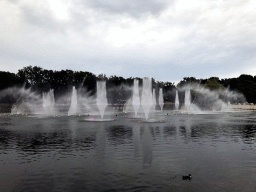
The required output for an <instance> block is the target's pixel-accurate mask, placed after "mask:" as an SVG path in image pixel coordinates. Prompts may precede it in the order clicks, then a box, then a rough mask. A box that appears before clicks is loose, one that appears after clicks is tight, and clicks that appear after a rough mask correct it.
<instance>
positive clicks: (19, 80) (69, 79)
mask: <svg viewBox="0 0 256 192" xmlns="http://www.w3.org/2000/svg"><path fill="white" fill-rule="evenodd" d="M134 79H138V80H139V85H142V81H143V78H140V77H130V78H123V77H120V76H115V75H112V76H110V77H106V75H105V74H100V75H98V76H96V75H95V74H93V73H90V72H87V71H72V70H68V69H66V70H60V71H56V70H55V71H53V70H47V69H43V68H41V67H39V66H27V67H24V68H22V69H19V70H18V73H16V74H15V73H10V72H5V71H0V91H1V90H4V89H6V88H9V87H13V86H20V87H21V86H25V88H30V89H31V91H35V92H37V93H38V94H42V93H43V92H48V91H49V90H50V89H54V95H55V98H58V97H60V96H62V95H63V94H65V93H67V92H70V91H71V90H72V87H73V86H75V87H76V88H77V89H79V88H84V89H86V90H87V92H89V93H90V94H91V95H94V94H95V93H96V85H97V83H96V82H97V81H98V80H105V81H106V86H107V91H108V95H109V98H108V99H109V101H110V102H111V103H116V102H120V101H124V100H127V99H128V98H130V97H131V94H132V91H131V90H127V89H126V87H132V85H133V81H134ZM188 83H190V84H191V83H199V84H201V85H202V86H204V87H206V88H209V89H210V90H216V89H225V88H229V89H230V90H233V91H237V92H240V93H242V94H244V96H245V97H246V99H247V101H248V102H249V103H256V76H254V77H253V76H251V75H245V74H242V75H240V76H239V77H237V78H226V79H219V78H218V77H210V78H207V79H196V78H195V77H184V78H183V80H181V81H180V82H179V83H178V84H177V85H175V84H174V83H172V82H168V81H167V82H163V81H155V79H154V78H152V84H153V87H154V88H156V94H158V90H159V89H158V88H163V93H164V100H165V102H173V101H174V97H175V94H168V93H171V92H172V93H173V92H174V91H175V90H176V89H177V88H180V87H182V86H184V85H186V84H188ZM117 87H118V88H117ZM0 102H2V103H3V102H10V100H8V99H3V98H2V99H0Z"/></svg>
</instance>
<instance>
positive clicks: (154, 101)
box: [152, 89, 156, 110]
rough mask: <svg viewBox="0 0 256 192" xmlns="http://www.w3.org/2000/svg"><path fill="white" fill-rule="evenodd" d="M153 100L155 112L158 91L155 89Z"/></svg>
mask: <svg viewBox="0 0 256 192" xmlns="http://www.w3.org/2000/svg"><path fill="white" fill-rule="evenodd" d="M152 99H153V110H155V109H156V90H155V89H153V96H152Z"/></svg>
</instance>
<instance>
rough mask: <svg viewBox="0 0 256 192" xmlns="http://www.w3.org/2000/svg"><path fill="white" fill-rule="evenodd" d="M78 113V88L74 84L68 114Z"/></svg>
mask: <svg viewBox="0 0 256 192" xmlns="http://www.w3.org/2000/svg"><path fill="white" fill-rule="evenodd" d="M76 113H77V90H76V88H75V86H73V90H72V96H71V105H70V108H69V110H68V115H76Z"/></svg>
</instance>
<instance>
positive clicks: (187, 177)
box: [182, 174, 192, 180]
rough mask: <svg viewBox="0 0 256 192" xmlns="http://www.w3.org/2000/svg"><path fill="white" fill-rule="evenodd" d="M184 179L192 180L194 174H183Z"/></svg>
mask: <svg viewBox="0 0 256 192" xmlns="http://www.w3.org/2000/svg"><path fill="white" fill-rule="evenodd" d="M182 179H183V180H191V179H192V175H191V174H188V176H182Z"/></svg>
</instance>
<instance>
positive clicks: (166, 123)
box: [0, 112, 256, 192]
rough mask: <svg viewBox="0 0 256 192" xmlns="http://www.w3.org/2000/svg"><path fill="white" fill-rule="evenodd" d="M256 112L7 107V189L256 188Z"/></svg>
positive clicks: (3, 147) (1, 124) (2, 187)
mask: <svg viewBox="0 0 256 192" xmlns="http://www.w3.org/2000/svg"><path fill="white" fill-rule="evenodd" d="M255 115H256V113H255V112H243V113H223V114H204V115H171V113H169V115H168V116H167V115H165V116H158V118H160V119H162V120H163V122H157V123H145V122H139V120H138V119H134V120H133V119H132V118H128V115H127V114H120V115H119V116H118V117H115V121H111V122H85V121H83V119H84V118H85V117H33V116H31V117H29V116H22V115H18V116H10V115H7V114H5V115H1V116H0V163H1V164H0V165H1V168H0V173H1V174H0V191H1V192H2V191H15V192H19V191H24V192H27V191H48V192H50V191H61V192H62V191H75V192H78V191H174V192H176V191H189V192H193V191H196V192H198V191H203V192H205V191H210V192H211V191H225V192H226V191H243V192H247V191H256V177H255V176H256V144H255V141H256V119H255ZM188 174H191V175H192V180H182V176H185V175H188Z"/></svg>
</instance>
